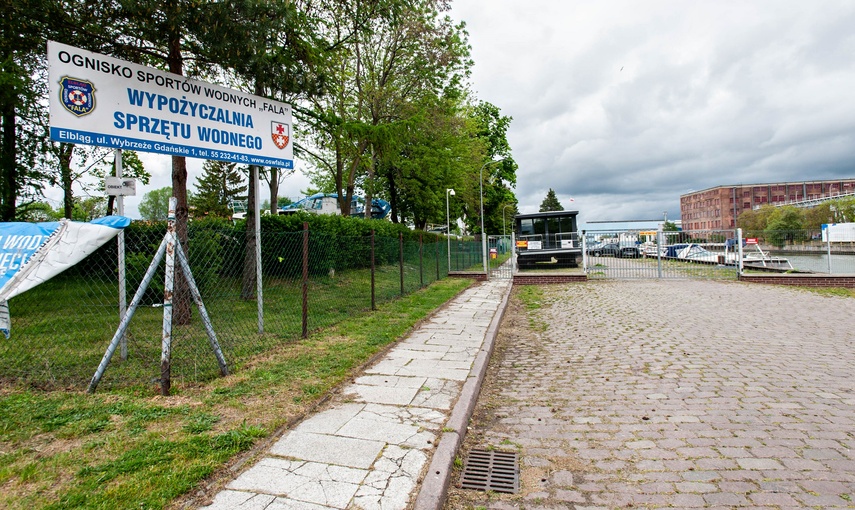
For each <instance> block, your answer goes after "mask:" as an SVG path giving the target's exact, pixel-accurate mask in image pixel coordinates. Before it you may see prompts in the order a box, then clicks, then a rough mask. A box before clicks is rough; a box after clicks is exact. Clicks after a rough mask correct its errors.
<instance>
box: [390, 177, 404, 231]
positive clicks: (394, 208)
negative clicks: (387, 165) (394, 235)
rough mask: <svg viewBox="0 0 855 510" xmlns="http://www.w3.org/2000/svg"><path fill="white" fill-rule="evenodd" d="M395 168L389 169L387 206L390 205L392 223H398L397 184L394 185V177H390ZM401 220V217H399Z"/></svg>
mask: <svg viewBox="0 0 855 510" xmlns="http://www.w3.org/2000/svg"><path fill="white" fill-rule="evenodd" d="M394 172H395V169H394V168H393V169H391V170H390V171H389V174H388V175H389V206H390V207H391V213H390V214H391V215H392V223H398V221H399V220H398V186H396V185H395V179H394V178H393V177H392V175H393V174H394ZM401 220H403V218H401Z"/></svg>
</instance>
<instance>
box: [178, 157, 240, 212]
mask: <svg viewBox="0 0 855 510" xmlns="http://www.w3.org/2000/svg"><path fill="white" fill-rule="evenodd" d="M245 170H246V169H245V168H242V167H238V166H237V164H236V163H228V162H225V161H211V160H207V161H205V163H204V164H203V165H202V175H201V176H199V177H198V178H197V180H196V193H194V194H193V196H192V198H191V200H190V207H191V208H193V209H194V210H195V216H197V217H200V216H220V217H223V218H228V217H229V216H231V213H232V211H231V208H230V207H229V204H230V203H231V202H232V200H235V199H237V198H238V197H241V196H245V194H246V190H247V186H246V184H245V182H246V176H245V173H244V172H245Z"/></svg>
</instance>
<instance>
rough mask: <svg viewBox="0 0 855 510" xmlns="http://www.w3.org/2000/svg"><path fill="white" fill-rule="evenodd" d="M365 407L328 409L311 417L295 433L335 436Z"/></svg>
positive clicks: (350, 405)
mask: <svg viewBox="0 0 855 510" xmlns="http://www.w3.org/2000/svg"><path fill="white" fill-rule="evenodd" d="M363 409H365V405H364V404H361V403H353V404H350V403H347V404H342V405H340V406H337V407H335V408H331V409H327V410H325V411H324V412H322V413H318V414H316V415H313V416H309V417H308V418H306V419H305V420H303V421H302V422H301V423H300V424H299V425H297V426H296V427H295V428H294V432H298V433H300V432H313V433H316V434H335V432H336V431H337V430H338V429H340V428H341V427H343V426H344V424H345V423H347V422H349V421H350V420H352V419H353V417H354V416H356V415H357V414H359V413H360V412H362V410H363Z"/></svg>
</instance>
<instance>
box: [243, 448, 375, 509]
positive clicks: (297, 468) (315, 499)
mask: <svg viewBox="0 0 855 510" xmlns="http://www.w3.org/2000/svg"><path fill="white" fill-rule="evenodd" d="M367 475H368V471H367V470H363V469H353V468H348V467H343V466H333V465H329V464H322V463H317V462H304V461H291V460H285V459H278V458H264V459H262V460H261V461H259V462H258V463H257V464H256V465H255V466H253V467H252V468H250V469H249V470H248V471H246V472H244V473H243V474H241V476H239V477H238V478H237V479H235V480H234V481H233V482H232V483H230V484H229V485H228V488H229V489H232V490H238V491H245V492H250V491H251V492H255V493H261V494H272V495H276V496H280V497H285V498H286V500H294V501H299V502H303V503H313V504H316V505H323V506H327V507H332V508H345V507H346V506H347V504H348V502H349V501H350V500H351V499H352V498H353V495H354V494H356V491H357V489H358V488H359V484H360V483H361V482H362V481H363V480H364V479H365V477H366V476H367Z"/></svg>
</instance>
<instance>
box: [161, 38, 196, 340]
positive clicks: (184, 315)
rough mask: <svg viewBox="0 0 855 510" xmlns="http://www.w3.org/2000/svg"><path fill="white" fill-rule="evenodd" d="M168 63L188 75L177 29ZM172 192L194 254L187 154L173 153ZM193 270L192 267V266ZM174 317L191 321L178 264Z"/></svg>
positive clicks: (182, 235)
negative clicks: (190, 224)
mask: <svg viewBox="0 0 855 510" xmlns="http://www.w3.org/2000/svg"><path fill="white" fill-rule="evenodd" d="M168 44H169V54H168V56H167V64H168V65H169V72H171V73H175V74H177V75H179V76H183V75H184V57H183V56H182V55H181V34H179V33H177V32H173V33H171V34H170V37H169V43H168ZM172 196H174V197H175V198H176V199H177V202H178V203H177V204H176V206H175V232H176V234H177V236H178V241H179V242H180V243H181V247H182V248H183V249H184V254H185V255H187V257H188V259H189V257H190V244H189V242H188V239H187V221H188V219H189V218H190V209H189V208H188V206H187V160H186V159H185V158H184V157H183V156H172ZM191 270H192V268H191ZM172 320H173V323H174V324H178V325H184V324H189V323H190V288H189V285H188V284H187V278H186V277H185V276H184V272H183V271H182V270H181V268H180V267H176V268H175V288H174V293H173V300H172Z"/></svg>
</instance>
